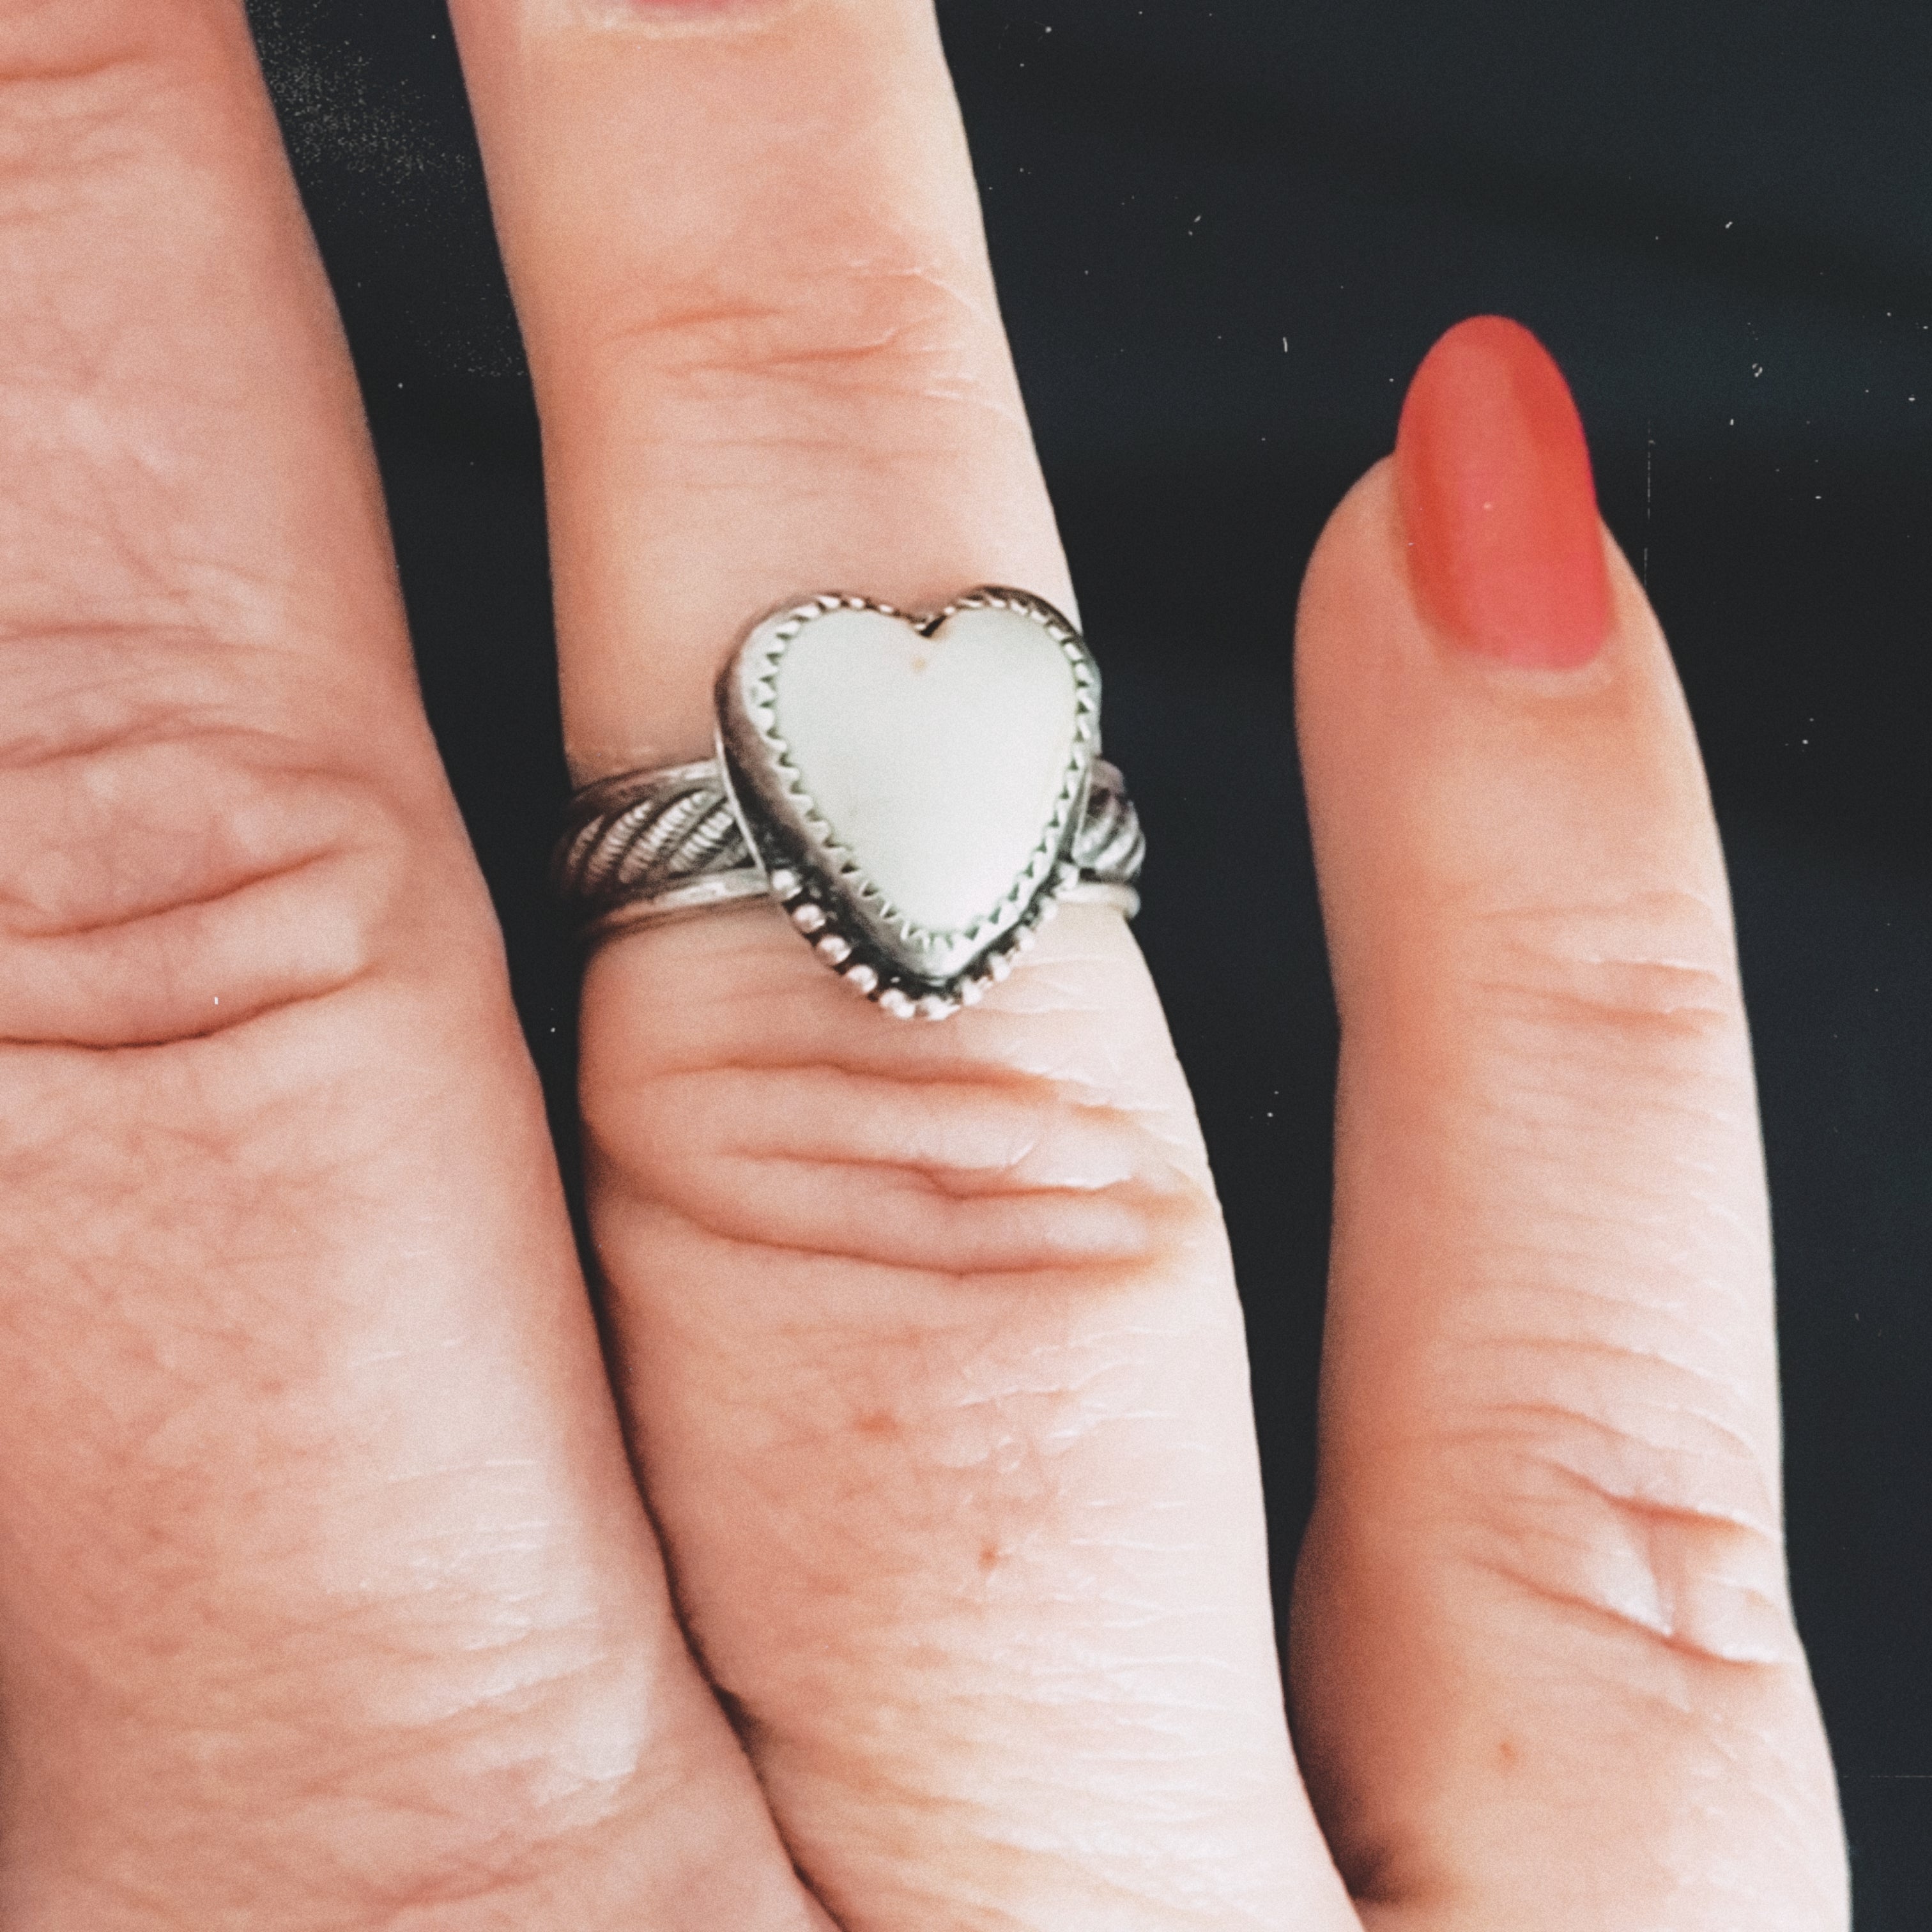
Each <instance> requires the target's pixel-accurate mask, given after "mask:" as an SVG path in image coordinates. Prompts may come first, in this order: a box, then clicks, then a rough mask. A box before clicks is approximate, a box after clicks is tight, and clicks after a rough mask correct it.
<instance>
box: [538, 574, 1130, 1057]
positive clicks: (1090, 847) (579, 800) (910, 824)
mask: <svg viewBox="0 0 1932 1932" xmlns="http://www.w3.org/2000/svg"><path fill="white" fill-rule="evenodd" d="M716 697H717V724H716V731H715V752H714V755H713V756H712V757H709V758H705V759H701V760H697V761H696V762H694V763H688V764H680V765H671V766H664V767H661V768H659V769H655V770H651V771H637V772H622V773H619V775H616V776H615V777H612V778H603V779H600V780H599V781H598V782H596V783H595V784H590V785H586V787H584V788H583V790H581V791H580V792H578V793H577V794H576V795H575V796H574V797H573V798H572V799H571V802H570V805H569V807H568V811H567V813H566V817H565V829H564V833H563V836H562V838H561V840H560V841H559V843H558V845H557V848H556V856H555V859H554V860H553V865H552V877H553V883H555V886H556V890H557V892H558V895H559V897H560V898H562V900H563V901H564V902H565V904H567V905H568V907H570V908H571V910H573V912H574V913H576V914H577V916H578V918H579V919H580V921H581V923H582V930H583V934H584V936H585V937H586V938H588V939H589V940H591V941H593V942H594V941H598V940H601V939H604V938H608V937H610V936H611V935H613V934H616V933H619V932H628V931H629V930H631V929H632V928H634V927H637V926H645V925H650V924H654V923H655V922H658V921H661V920H664V919H674V918H679V917H684V916H689V915H691V914H694V913H700V912H704V911H709V910H714V909H716V908H720V907H728V906H732V905H736V904H748V903H750V902H751V901H755V900H757V899H760V898H768V899H770V900H772V901H775V903H776V904H778V906H779V907H781V908H782V909H783V910H784V913H785V914H786V915H787V917H788V918H789V919H790V922H791V924H792V926H793V928H794V929H796V931H797V932H799V935H801V936H802V938H804V939H805V941H807V942H808V944H810V945H811V947H812V949H813V950H814V952H815V953H817V956H818V958H819V959H820V960H821V961H823V963H824V964H825V965H826V966H828V967H829V968H831V969H832V971H835V972H836V973H838V974H839V975H840V976H841V977H842V978H843V979H844V980H845V981H846V983H847V984H848V985H849V986H852V987H853V989H855V990H856V991H857V992H860V993H862V994H863V995H865V997H866V998H868V999H871V1000H873V1001H876V1002H877V1004H878V1005H879V1006H880V1007H882V1008H883V1010H885V1011H886V1012H887V1013H891V1014H892V1015H894V1016H896V1017H898V1018H901V1019H910V1018H913V1017H914V1016H917V1017H919V1018H922V1019H946V1018H947V1016H950V1014H952V1013H956V1012H957V1011H958V1010H959V1008H960V1007H962V1006H971V1005H973V1004H976V1003H977V1001H979V1000H980V999H981V998H983V996H984V995H985V994H986V990H987V989H988V988H989V986H992V985H993V984H994V983H996V982H998V981H999V980H1004V979H1005V978H1006V977H1007V974H1009V973H1010V972H1011V971H1012V970H1013V963H1014V961H1015V959H1016V956H1018V955H1019V953H1022V952H1024V951H1025V950H1027V949H1028V947H1031V945H1032V944H1034V938H1035V935H1036V934H1037V932H1038V929H1039V928H1040V926H1041V925H1042V924H1043V922H1045V921H1046V920H1047V919H1050V918H1052V916H1053V915H1054V913H1055V911H1056V910H1058V907H1059V905H1060V904H1061V902H1062V901H1086V902H1090V903H1095V902H1097V903H1099V904H1105V905H1109V906H1112V907H1116V908H1118V910H1120V911H1121V912H1123V913H1125V914H1126V915H1127V916H1128V917H1130V918H1131V917H1132V916H1133V915H1134V913H1136V912H1137V911H1138V910H1139V907H1140V898H1139V894H1138V893H1137V892H1136V891H1135V889H1134V885H1135V881H1136V879H1137V878H1138V877H1139V874H1140V868H1141V861H1142V856H1143V855H1144V853H1145V850H1146V844H1145V840H1144V838H1142V833H1141V827H1140V820H1139V816H1138V814H1136V811H1135V810H1134V807H1133V802H1132V801H1131V800H1130V799H1129V797H1128V796H1127V790H1126V787H1125V784H1124V781H1123V780H1122V778H1121V774H1120V772H1119V771H1118V769H1116V768H1115V766H1112V765H1110V764H1109V763H1107V762H1106V760H1104V759H1103V758H1102V757H1100V671H1099V669H1098V667H1097V666H1096V665H1095V664H1094V660H1093V658H1092V656H1091V654H1090V653H1089V652H1088V649H1087V646H1086V644H1085V642H1084V641H1083V640H1082V638H1081V637H1080V634H1079V632H1078V631H1076V630H1075V629H1074V628H1073V625H1071V624H1070V623H1069V622H1067V619H1066V618H1064V616H1061V613H1059V612H1058V610H1055V608H1054V607H1053V606H1052V604H1048V603H1046V601H1043V599H1042V598H1037V597H1035V596H1033V595H1031V594H1030V593H1028V592H1025V591H1021V590H1010V589H998V588H994V587H987V588H983V589H978V590H974V591H971V592H968V593H967V595H965V596H963V597H960V598H956V599H955V601H953V602H952V603H950V604H947V605H946V606H945V607H944V609H943V610H936V611H932V612H930V613H922V614H918V615H909V614H907V613H904V612H901V611H899V610H895V609H894V608H893V607H892V606H891V605H890V604H882V603H879V602H877V601H874V600H873V599H871V598H865V597H853V596H847V595H842V594H831V593H828V594H826V595H820V596H815V597H811V598H807V599H805V601H803V602H802V603H799V604H792V605H789V606H787V607H786V608H784V609H783V610H779V611H777V612H775V613H773V614H772V615H771V616H768V617H766V618H765V619H763V620H762V621H761V622H759V623H757V625H754V627H753V628H752V629H751V632H750V633H749V634H748V636H747V637H745V640H744V641H743V643H742V644H740V645H739V647H738V649H737V650H736V652H734V653H733V655H732V658H731V659H730V662H729V663H728V664H727V665H726V666H725V667H724V671H723V672H722V673H721V675H720V676H719V678H718V684H717V691H716Z"/></svg>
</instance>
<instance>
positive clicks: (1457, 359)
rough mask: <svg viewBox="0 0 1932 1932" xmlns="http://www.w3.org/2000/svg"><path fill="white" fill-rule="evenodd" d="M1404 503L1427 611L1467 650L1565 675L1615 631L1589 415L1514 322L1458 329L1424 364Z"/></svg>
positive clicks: (1403, 451) (1401, 461)
mask: <svg viewBox="0 0 1932 1932" xmlns="http://www.w3.org/2000/svg"><path fill="white" fill-rule="evenodd" d="M1395 481H1396V496H1397V502H1399V503H1400V505H1401V508H1402V518H1403V524H1404V526H1406V530H1407V532H1408V537H1409V565H1410V569H1411V572H1412V576H1413V578H1414V580H1415V588H1416V592H1417V594H1418V597H1419V598H1421V602H1422V604H1423V607H1424V610H1426V611H1427V613H1428V615H1429V616H1430V617H1431V618H1432V619H1434V621H1435V622H1436V623H1437V624H1438V625H1439V626H1440V627H1441V628H1442V629H1443V630H1444V631H1447V632H1448V634H1449V635H1450V636H1451V637H1453V638H1454V639H1455V640H1456V641H1457V643H1460V644H1461V645H1463V646H1464V647H1465V648H1466V649H1469V650H1472V651H1481V652H1484V654H1485V655H1488V656H1490V657H1496V658H1503V659H1505V661H1508V663H1511V664H1537V665H1541V666H1544V667H1547V668H1554V669H1559V670H1561V669H1566V668H1570V667H1574V666H1576V665H1577V664H1586V663H1587V662H1588V661H1589V660H1590V659H1591V658H1593V657H1594V656H1595V655H1596V653H1597V649H1598V646H1599V645H1601V643H1603V641H1604V636H1605V634H1606V633H1607V631H1609V629H1610V574H1609V572H1608V571H1607V569H1606V568H1605V567H1604V543H1603V537H1602V535H1601V532H1600V530H1599V529H1598V523H1597V490H1596V485H1595V483H1594V482H1593V481H1592V480H1591V476H1590V450H1589V445H1588V443H1586V442H1585V441H1584V439H1583V419H1581V418H1580V416H1578V415H1577V405H1576V403H1575V401H1574V400H1573V399H1572V398H1571V394H1570V386H1569V385H1568V383H1565V381H1564V380H1563V372H1562V371H1561V370H1560V369H1559V368H1557V366H1556V364H1555V363H1554V362H1553V361H1552V360H1551V359H1550V352H1549V351H1548V350H1547V349H1545V348H1544V346H1543V344H1541V343H1540V342H1539V341H1537V339H1536V338H1535V336H1533V335H1531V334H1530V332H1529V330H1528V329H1525V328H1524V327H1523V325H1522V324H1521V323H1515V322H1509V321H1506V320H1505V319H1504V318H1503V317H1501V316H1498V315H1481V316H1477V317H1474V318H1473V319H1472V320H1470V321H1468V322H1463V323H1457V326H1455V327H1454V329H1451V330H1450V332H1449V333H1448V335H1445V336H1444V337H1443V338H1442V341H1439V343H1437V344H1436V347H1434V348H1433V349H1432V350H1430V352H1429V353H1428V354H1427V356H1424V358H1423V359H1422V366H1421V368H1419V369H1418V370H1417V371H1416V372H1415V380H1414V381H1413V382H1412V383H1410V384H1409V395H1408V398H1407V399H1406V401H1404V403H1403V406H1402V425H1401V427H1400V428H1399V429H1398V430H1397V432H1396V439H1395Z"/></svg>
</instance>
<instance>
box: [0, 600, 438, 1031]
mask: <svg viewBox="0 0 1932 1932" xmlns="http://www.w3.org/2000/svg"><path fill="white" fill-rule="evenodd" d="M48 649H54V650H57V651H58V652H60V653H61V654H62V656H63V658H64V660H65V664H66V674H65V677H64V679H63V680H62V682H63V683H64V685H65V688H64V689H63V690H62V691H58V692H55V693H49V692H48V691H46V690H45V689H43V690H41V691H39V692H38V693H37V694H36V696H37V698H38V700H39V701H38V702H37V703H34V704H33V705H31V706H30V707H27V708H26V709H25V710H24V712H23V715H26V717H27V718H29V719H30V721H31V722H30V724H28V725H27V726H26V727H23V728H21V729H20V730H17V731H15V732H14V733H11V734H9V735H8V736H6V737H5V739H0V819H4V820H5V823H7V825H8V826H9V827H10V828H11V830H12V836H11V837H10V839H9V841H7V844H6V847H5V850H0V1040H6V1041H9V1042H13V1043H34V1044H50V1043H65V1044H71V1045H77V1046H91V1047H102V1048H108V1047H116V1046H136V1045H153V1044H157V1043H164V1042H166V1041H168V1040H174V1039H178V1038H182V1037H194V1036H199V1035H203V1034H210V1033H214V1032H220V1031H225V1030H226V1029H227V1028H229V1027H232V1026H234V1025H239V1024H241V1023H242V1022H245V1021H247V1020H249V1019H254V1018H255V1017H257V1016H260V1015H261V1014H263V1013H265V1012H266V1011H268V1010H272V1009H274V1008H275V1007H281V1006H285V1005H289V1004H296V1003H298V1002H300V1001H308V1000H311V999H314V998H318V997H320V996H322V995H325V994H326V993H328V992H331V991H332V990H335V989H339V988H341V987H344V986H347V985H349V984H350V983H353V981H355V980H357V979H358V978H359V977H361V976H362V974H365V972H366V971H368V969H369V968H370V966H371V964H372V963H373V962H374V959H375V958H376V956H377V952H378V950H380V945H381V944H382V939H383V932H384V929H385V928H386V926H387V925H388V924H389V922H391V920H392V918H393V916H394V914H395V909H396V907H397V904H398V901H399V898H400V895H401V877H400V874H401V869H402V863H403V860H404V857H405V856H406V853H407V848H408V847H409V845H410V843H411V842H412V838H411V834H410V832H409V830H408V829H407V826H406V825H405V824H404V820H403V814H402V813H401V810H400V809H399V808H398V805H397V803H396V802H395V800H394V799H392V797H391V796H389V795H388V794H387V793H386V792H385V791H384V790H383V788H382V787H381V786H380V784H378V783H377V782H376V781H374V779H373V778H371V776H369V775H368V774H366V773H365V772H358V771H357V770H356V769H353V766H352V765H351V764H350V763H349V761H348V760H346V759H344V758H342V757H338V756H336V755H335V754H333V753H326V754H325V753H324V752H322V751H318V750H317V748H316V746H315V745H314V740H313V737H312V735H305V733H303V731H302V730H301V729H300V728H299V726H298V725H297V724H296V722H295V721H293V720H289V721H284V722H279V723H278V722H275V721H270V722H263V721H262V720H261V719H260V718H259V717H258V718H245V717H244V716H242V715H239V714H238V712H237V711H236V707H235V706H234V705H233V703H232V702H231V701H228V700H222V699H219V698H211V697H208V696H207V695H205V694H204V693H202V691H200V690H199V685H200V684H201V683H202V682H204V681H205V680H204V679H202V678H200V677H198V676H193V675H190V676H187V678H185V679H184V678H181V677H171V676H167V675H165V674H163V675H161V676H157V677H150V676H142V675H140V674H138V673H136V674H133V676H131V677H130V676H129V675H127V671H128V665H127V661H128V660H129V659H130V658H133V659H141V658H146V659H148V661H150V662H151V661H152V660H153V659H154V658H155V657H156V656H157V655H158V656H160V658H165V659H171V660H172V661H173V663H174V664H175V667H177V668H178V667H180V665H181V664H182V663H183V662H184V661H186V660H187V659H189V658H192V657H193V655H195V652H194V651H193V649H191V648H190V649H186V650H184V649H183V648H182V646H181V643H180V642H179V641H178V640H167V641H166V642H165V643H160V645H159V646H158V647H156V646H155V643H154V640H141V639H136V640H130V639H125V638H97V639H95V640H92V643H91V644H90V643H89V642H88V641H86V640H76V639H71V638H69V639H63V640H61V641H60V642H59V643H58V644H57V645H55V646H51V647H49V646H42V645H27V644H23V643H18V642H16V643H13V644H10V646H9V651H10V653H12V654H14V655H15V659H16V661H17V662H20V661H26V659H28V658H30V657H31V654H32V652H34V651H35V650H40V651H41V652H43V653H44V652H46V650H48ZM110 661H111V664H112V668H113V670H115V671H116V672H118V673H121V675H120V676H112V677H110V676H109V670H110Z"/></svg>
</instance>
